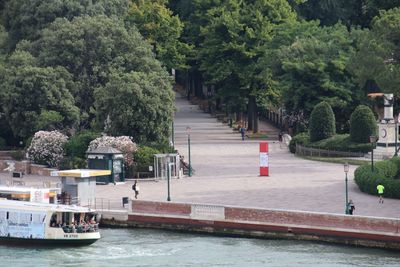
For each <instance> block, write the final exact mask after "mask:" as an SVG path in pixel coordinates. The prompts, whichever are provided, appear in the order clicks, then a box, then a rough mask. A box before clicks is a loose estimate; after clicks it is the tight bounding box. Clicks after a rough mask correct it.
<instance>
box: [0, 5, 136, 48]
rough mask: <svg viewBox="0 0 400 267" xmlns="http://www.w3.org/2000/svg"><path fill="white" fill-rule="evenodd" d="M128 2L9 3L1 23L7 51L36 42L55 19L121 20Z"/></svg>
mask: <svg viewBox="0 0 400 267" xmlns="http://www.w3.org/2000/svg"><path fill="white" fill-rule="evenodd" d="M128 4H129V0H96V1H91V0H83V1H80V0H62V1H43V0H31V1H24V0H12V1H8V2H7V3H6V5H5V9H4V17H5V18H4V21H5V22H6V23H5V27H6V29H7V31H8V32H9V33H10V37H11V38H10V39H11V40H10V41H11V42H10V47H11V48H14V47H15V45H16V44H17V43H18V42H19V41H21V40H24V39H25V40H31V41H33V40H37V39H39V38H40V32H41V30H42V29H45V28H46V27H48V26H49V25H50V24H51V23H52V22H54V21H55V20H56V19H57V18H65V19H66V20H69V21H71V20H72V19H73V18H75V17H78V16H84V15H89V16H96V15H106V16H123V15H124V14H125V13H126V11H127V10H128Z"/></svg>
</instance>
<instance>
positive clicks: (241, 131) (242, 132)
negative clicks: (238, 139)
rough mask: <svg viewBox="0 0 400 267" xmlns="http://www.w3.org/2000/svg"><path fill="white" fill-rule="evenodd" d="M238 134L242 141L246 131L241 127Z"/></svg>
mask: <svg viewBox="0 0 400 267" xmlns="http://www.w3.org/2000/svg"><path fill="white" fill-rule="evenodd" d="M240 134H241V135H242V141H244V135H245V134H246V129H245V128H244V127H243V126H242V127H240Z"/></svg>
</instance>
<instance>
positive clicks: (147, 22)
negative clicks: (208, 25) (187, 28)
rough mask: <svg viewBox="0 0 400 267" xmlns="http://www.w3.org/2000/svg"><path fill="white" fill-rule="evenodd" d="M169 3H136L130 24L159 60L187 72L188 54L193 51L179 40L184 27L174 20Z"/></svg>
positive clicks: (135, 0) (139, 0)
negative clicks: (152, 48)
mask: <svg viewBox="0 0 400 267" xmlns="http://www.w3.org/2000/svg"><path fill="white" fill-rule="evenodd" d="M166 2H167V1H166V0H153V1H146V0H132V4H131V6H130V9H129V14H128V16H127V18H126V21H127V23H128V24H130V25H134V26H136V27H137V28H138V29H139V32H140V33H141V34H142V36H143V37H144V38H145V39H146V40H147V41H148V42H149V43H150V44H151V45H152V46H153V47H154V51H155V53H156V55H157V58H158V59H159V60H160V61H161V62H163V64H164V65H165V66H167V68H168V69H172V68H175V69H183V68H186V58H185V56H186V54H188V53H189V50H190V47H189V46H188V45H187V44H185V43H183V42H181V41H180V40H179V39H180V37H181V34H182V31H183V23H182V22H181V21H180V19H179V17H178V16H174V15H173V14H172V11H171V10H169V9H168V8H167V7H166V6H165V5H166Z"/></svg>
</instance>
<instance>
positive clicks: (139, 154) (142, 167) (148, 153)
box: [134, 146, 160, 172]
mask: <svg viewBox="0 0 400 267" xmlns="http://www.w3.org/2000/svg"><path fill="white" fill-rule="evenodd" d="M158 153H160V151H158V150H157V149H154V148H151V147H148V146H142V147H139V149H138V150H137V151H136V152H135V154H134V157H135V163H136V171H137V172H148V171H149V169H148V168H149V166H153V164H154V154H158Z"/></svg>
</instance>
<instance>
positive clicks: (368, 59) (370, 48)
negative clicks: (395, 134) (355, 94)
mask: <svg viewBox="0 0 400 267" xmlns="http://www.w3.org/2000/svg"><path fill="white" fill-rule="evenodd" d="M399 24H400V8H394V9H392V10H389V11H384V12H381V14H380V16H379V17H375V18H374V20H373V22H372V28H371V29H370V30H364V31H355V33H354V35H356V36H357V54H356V55H355V56H354V59H353V64H352V65H351V69H352V70H353V72H354V76H355V77H356V79H357V81H358V83H359V85H360V86H361V87H362V86H365V85H366V84H368V83H370V82H371V81H373V83H375V84H376V85H377V86H375V87H374V88H372V89H375V90H376V88H379V89H378V90H380V91H383V92H388V93H395V95H399V93H400V91H399V88H400V75H399V74H400V64H399V62H398V60H397V59H398V58H399V57H400V49H399V41H398V37H397V36H398V34H399V33H400V28H399Z"/></svg>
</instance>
